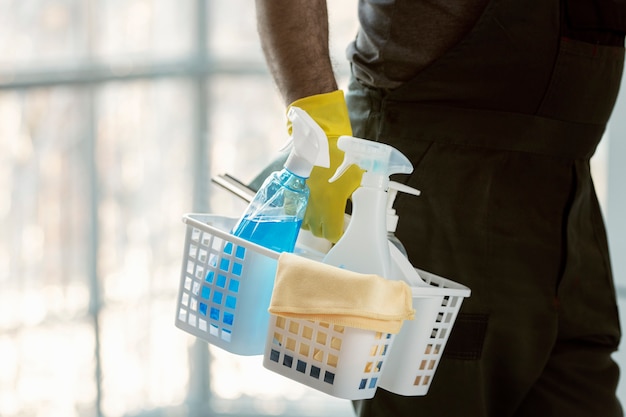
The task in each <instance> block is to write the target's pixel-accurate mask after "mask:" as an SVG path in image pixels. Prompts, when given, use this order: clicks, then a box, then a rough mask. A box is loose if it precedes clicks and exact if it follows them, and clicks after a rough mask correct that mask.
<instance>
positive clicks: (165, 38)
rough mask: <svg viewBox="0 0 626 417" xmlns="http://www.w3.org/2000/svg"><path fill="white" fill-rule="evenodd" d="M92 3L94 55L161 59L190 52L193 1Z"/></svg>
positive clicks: (111, 57) (111, 1)
mask: <svg viewBox="0 0 626 417" xmlns="http://www.w3.org/2000/svg"><path fill="white" fill-rule="evenodd" d="M92 3H93V19H94V22H95V24H94V26H93V29H94V30H93V36H94V39H95V45H94V49H95V50H94V55H95V56H97V57H99V58H104V59H115V58H120V57H126V58H130V57H133V56H136V57H140V58H150V59H160V58H170V57H180V56H183V55H186V54H188V53H190V52H191V48H192V46H193V44H192V41H193V33H194V30H195V19H194V11H195V9H194V5H195V2H193V1H170V0H106V1H94V2H92Z"/></svg>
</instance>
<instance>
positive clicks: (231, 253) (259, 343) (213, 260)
mask: <svg viewBox="0 0 626 417" xmlns="http://www.w3.org/2000/svg"><path fill="white" fill-rule="evenodd" d="M184 220H185V222H186V223H187V234H186V238H185V254H184V257H183V266H182V272H181V285H180V287H179V297H178V306H177V317H176V326H177V327H179V328H181V329H182V330H185V331H186V332H188V333H190V334H192V335H194V336H197V337H200V338H202V339H204V340H206V341H208V342H210V343H212V344H214V345H216V346H219V347H221V348H223V349H225V350H228V351H230V352H233V353H238V354H243V355H248V354H249V355H253V354H261V353H263V348H264V346H265V332H266V328H267V323H268V322H269V314H268V313H267V307H268V305H269V299H270V297H271V288H272V284H273V276H274V273H275V268H276V260H275V259H273V257H274V255H273V252H271V251H269V254H268V252H265V251H264V250H263V249H264V248H261V252H263V253H262V254H261V253H259V249H258V248H257V247H256V245H253V244H251V243H250V242H247V241H243V240H241V239H239V238H237V237H235V236H232V235H230V234H228V233H226V232H224V231H223V230H220V229H219V228H217V227H215V226H212V225H211V224H209V223H210V222H211V221H215V222H217V223H220V222H222V223H221V224H219V225H220V226H221V227H222V228H229V226H228V225H227V223H228V222H230V221H231V220H230V219H226V220H225V219H220V218H218V217H216V216H201V215H196V216H193V215H188V216H186V217H185V219H184ZM224 222H226V223H224ZM268 255H269V256H268ZM276 256H277V255H276Z"/></svg>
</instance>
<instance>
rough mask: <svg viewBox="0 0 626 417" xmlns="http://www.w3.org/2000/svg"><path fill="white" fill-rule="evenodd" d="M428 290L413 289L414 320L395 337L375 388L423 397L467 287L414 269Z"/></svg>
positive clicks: (467, 292) (465, 295) (423, 288)
mask: <svg viewBox="0 0 626 417" xmlns="http://www.w3.org/2000/svg"><path fill="white" fill-rule="evenodd" d="M417 272H418V273H419V275H420V277H421V278H422V279H423V280H424V281H426V283H428V284H429V287H423V286H418V287H416V286H413V287H411V290H412V293H413V308H414V309H415V319H414V320H407V321H405V322H404V324H403V325H402V329H401V330H400V333H398V334H397V335H396V340H395V342H394V348H393V351H392V352H391V355H390V356H389V358H388V359H387V365H386V368H385V372H384V373H383V375H382V377H381V379H380V382H379V386H380V387H381V388H384V389H386V390H387V391H391V392H394V393H396V394H400V395H406V396H418V395H426V394H427V393H428V389H429V388H430V384H431V382H432V380H433V377H434V376H435V371H436V370H437V366H438V365H439V361H440V359H441V355H442V354H443V351H444V348H445V347H446V343H447V341H448V337H449V336H450V332H451V331H452V326H453V325H454V322H455V320H456V317H457V315H458V312H459V309H460V308H461V304H462V303H463V299H464V298H465V297H468V296H469V295H470V290H469V288H467V287H465V286H464V285H461V284H458V283H456V282H454V281H450V280H448V279H445V278H442V277H440V276H437V275H435V274H431V273H429V272H426V271H421V270H417Z"/></svg>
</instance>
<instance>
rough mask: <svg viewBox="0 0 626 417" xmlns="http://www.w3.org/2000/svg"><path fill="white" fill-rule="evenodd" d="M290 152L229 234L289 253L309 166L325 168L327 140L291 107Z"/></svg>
mask: <svg viewBox="0 0 626 417" xmlns="http://www.w3.org/2000/svg"><path fill="white" fill-rule="evenodd" d="M287 117H288V118H289V120H290V121H291V124H292V135H291V141H290V145H291V152H290V154H289V157H288V158H287V160H286V161H285V165H284V168H283V169H282V170H280V171H275V172H273V173H271V174H270V175H269V176H268V177H267V179H266V180H265V182H264V183H263V185H261V187H260V188H259V191H258V192H257V193H256V195H255V196H254V198H253V199H252V201H251V202H250V204H249V205H248V207H247V208H246V211H245V212H244V214H243V216H242V217H241V218H240V219H239V221H238V222H237V224H236V225H235V227H234V228H233V232H232V233H233V234H234V235H235V236H239V237H241V238H243V239H246V240H249V241H251V242H254V243H256V244H258V245H261V246H265V247H266V248H269V249H272V250H274V251H276V252H293V251H294V248H295V245H296V240H297V238H298V233H299V232H300V226H301V225H302V219H303V218H304V213H305V212H306V206H307V203H308V201H309V194H310V190H309V187H308V186H307V185H306V179H307V178H308V177H309V175H310V174H311V170H312V169H313V166H321V167H325V168H328V167H329V166H330V159H329V158H330V157H329V153H328V139H327V138H326V134H325V133H324V131H323V130H322V128H321V127H319V125H318V124H317V123H316V122H315V121H314V120H313V119H312V118H311V116H309V115H308V114H307V113H306V112H305V111H304V110H302V109H300V108H298V107H291V108H290V109H289V112H288V113H287Z"/></svg>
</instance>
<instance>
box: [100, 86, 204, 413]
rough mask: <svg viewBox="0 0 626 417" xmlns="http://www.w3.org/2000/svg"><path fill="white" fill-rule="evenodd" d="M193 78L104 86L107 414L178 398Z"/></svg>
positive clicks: (183, 368) (184, 363)
mask: <svg viewBox="0 0 626 417" xmlns="http://www.w3.org/2000/svg"><path fill="white" fill-rule="evenodd" d="M192 92H193V90H192V88H191V84H190V83H189V82H187V81H170V80H164V81H150V82H148V81H145V82H143V81H142V82H133V83H119V84H107V85H104V86H103V87H102V88H101V89H99V90H98V94H97V96H96V109H97V132H98V133H97V155H98V165H99V166H98V170H99V175H100V199H99V208H100V239H99V246H100V251H99V258H98V259H99V271H100V276H101V281H102V287H103V292H104V302H105V305H104V308H103V311H102V314H101V343H102V360H103V404H102V408H103V411H104V413H105V414H106V415H107V417H113V416H122V415H124V414H125V413H133V412H137V411H140V410H142V409H146V408H157V407H161V406H171V405H173V404H180V403H182V402H183V401H184V399H185V394H186V390H187V389H188V385H187V384H188V381H187V380H188V374H189V363H188V357H187V356H188V354H187V350H188V343H189V341H190V338H188V337H186V336H185V334H184V333H182V332H181V331H180V330H178V329H176V328H175V327H174V325H173V322H174V314H175V311H174V310H175V298H176V292H177V290H178V282H179V274H180V263H181V254H182V250H183V241H184V233H185V226H184V224H183V223H182V222H181V217H182V214H183V213H185V212H187V211H189V209H190V207H191V201H192V196H191V193H192V190H193V187H192V179H193V178H192V168H193V167H192V163H191V161H192V155H193V152H192V141H193V139H194V137H193V132H192V128H193V126H194V124H193V122H192V120H193V111H192V105H191V103H192V102H193V100H192V98H193V95H192Z"/></svg>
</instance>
